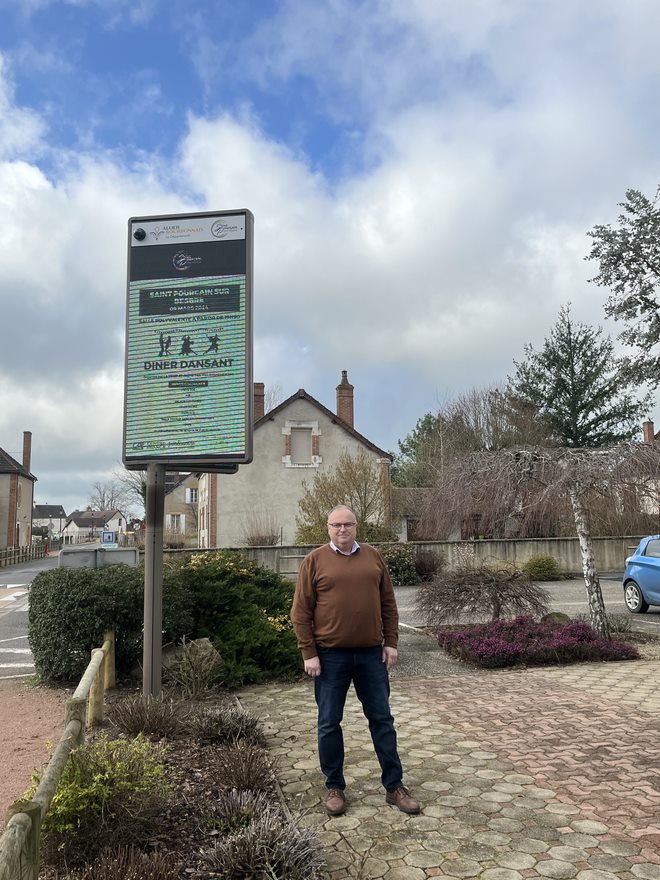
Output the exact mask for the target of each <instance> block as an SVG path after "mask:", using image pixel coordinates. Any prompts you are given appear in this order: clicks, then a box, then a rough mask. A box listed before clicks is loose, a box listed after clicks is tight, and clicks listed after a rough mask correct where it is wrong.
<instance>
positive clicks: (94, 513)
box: [64, 508, 124, 529]
mask: <svg viewBox="0 0 660 880" xmlns="http://www.w3.org/2000/svg"><path fill="white" fill-rule="evenodd" d="M115 516H124V514H123V513H122V512H121V510H116V509H115V510H90V509H89V508H88V509H87V510H74V511H73V513H72V514H70V515H69V516H68V517H67V521H66V525H65V526H64V528H66V526H68V525H69V523H74V525H76V526H78V528H82V529H85V528H101V527H103V526H104V525H105V524H106V523H107V522H109V521H110V520H111V519H114V518H115Z"/></svg>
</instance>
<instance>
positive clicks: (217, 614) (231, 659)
mask: <svg viewBox="0 0 660 880" xmlns="http://www.w3.org/2000/svg"><path fill="white" fill-rule="evenodd" d="M180 575H181V578H182V579H183V582H184V584H185V587H186V590H187V591H188V593H189V595H190V597H191V602H192V607H193V609H194V623H193V630H192V637H193V638H204V637H207V638H209V639H210V640H211V642H212V643H213V645H214V647H215V648H216V649H217V650H218V652H219V653H220V656H221V657H222V660H223V666H222V673H221V674H222V682H223V684H224V685H225V686H226V687H229V688H232V687H239V686H241V685H243V684H249V683H252V682H257V681H261V680H263V679H265V678H278V677H281V678H291V677H293V676H295V675H298V674H299V672H300V662H301V661H300V652H299V650H298V647H297V642H296V637H295V635H294V633H293V629H292V627H291V623H290V621H289V612H290V610H291V603H292V602H293V590H294V586H293V583H292V582H291V581H290V580H288V579H286V578H284V577H282V576H281V575H279V574H276V573H275V572H273V571H270V570H269V569H266V568H263V567H261V566H258V565H256V564H255V563H254V562H252V561H251V560H249V559H247V558H246V557H245V556H244V555H243V554H242V553H240V552H238V551H232V550H219V551H215V552H211V553H197V554H194V555H193V556H192V557H191V558H190V560H189V561H188V563H187V564H186V565H184V566H182V568H181V570H180Z"/></svg>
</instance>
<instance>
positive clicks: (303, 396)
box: [254, 388, 394, 461]
mask: <svg viewBox="0 0 660 880" xmlns="http://www.w3.org/2000/svg"><path fill="white" fill-rule="evenodd" d="M294 400H307V401H308V402H309V403H311V404H312V406H315V407H316V408H317V409H320V410H321V412H322V413H323V414H324V415H326V416H327V417H328V418H329V419H330V420H331V421H332V422H333V423H334V424H335V425H339V427H340V428H343V429H344V431H346V432H347V433H348V434H350V435H351V436H352V437H355V439H356V440H359V442H360V443H362V444H363V445H364V446H366V447H367V448H368V449H371V451H372V452H375V453H376V454H377V455H380V457H381V458H389V459H390V461H391V460H392V458H393V457H394V456H393V455H392V453H391V452H387V451H386V450H385V449H381V448H380V447H379V446H376V444H375V443H372V442H371V440H367V438H366V437H365V436H364V435H363V434H360V432H359V431H356V430H355V428H352V427H351V426H350V425H349V424H348V423H347V422H345V421H344V420H343V419H341V418H340V417H339V416H338V415H337V413H333V412H332V410H330V409H328V408H327V406H323V404H322V403H320V402H319V401H318V400H316V398H315V397H312V395H311V394H308V393H307V392H306V391H305V389H304V388H299V389H298V391H296V393H295V394H292V395H291V397H287V399H286V400H283V401H282V403H280V404H278V405H277V406H276V407H273V409H271V410H270V411H269V412H267V413H265V415H263V416H262V417H261V418H260V419H258V420H257V421H256V422H255V423H254V429H255V431H256V430H257V428H260V427H261V426H262V425H264V424H265V423H266V422H269V421H271V420H272V419H273V416H275V415H277V414H278V413H280V412H282V410H283V409H286V407H287V406H289V404H291V403H293V402H294Z"/></svg>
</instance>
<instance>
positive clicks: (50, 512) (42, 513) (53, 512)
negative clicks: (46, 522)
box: [32, 504, 66, 519]
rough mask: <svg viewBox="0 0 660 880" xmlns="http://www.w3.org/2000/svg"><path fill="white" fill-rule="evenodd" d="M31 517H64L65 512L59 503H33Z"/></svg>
mask: <svg viewBox="0 0 660 880" xmlns="http://www.w3.org/2000/svg"><path fill="white" fill-rule="evenodd" d="M32 519H66V513H65V512H64V508H63V507H62V505H61V504H35V505H34V507H33V508H32Z"/></svg>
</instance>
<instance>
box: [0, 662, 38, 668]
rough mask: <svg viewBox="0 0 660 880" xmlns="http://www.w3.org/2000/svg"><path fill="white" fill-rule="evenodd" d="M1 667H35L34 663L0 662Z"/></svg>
mask: <svg viewBox="0 0 660 880" xmlns="http://www.w3.org/2000/svg"><path fill="white" fill-rule="evenodd" d="M0 669H34V663H0Z"/></svg>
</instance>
